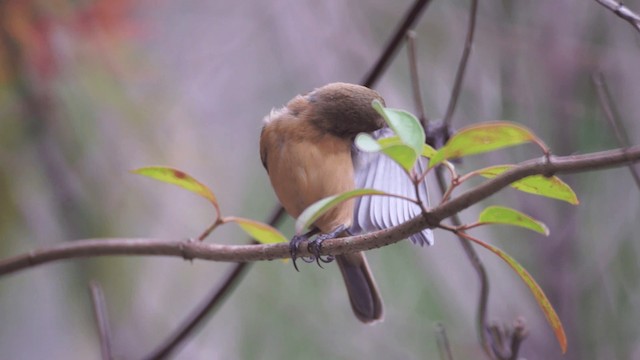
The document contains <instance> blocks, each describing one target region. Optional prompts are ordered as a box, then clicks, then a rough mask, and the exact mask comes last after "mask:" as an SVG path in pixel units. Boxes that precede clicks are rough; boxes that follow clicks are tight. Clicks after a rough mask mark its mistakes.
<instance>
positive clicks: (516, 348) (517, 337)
mask: <svg viewBox="0 0 640 360" xmlns="http://www.w3.org/2000/svg"><path fill="white" fill-rule="evenodd" d="M527 335H529V331H527V324H526V323H525V321H524V318H521V317H519V318H517V319H516V320H515V322H514V324H513V333H512V334H511V356H510V357H509V360H517V359H518V353H519V352H520V344H522V341H523V340H524V339H526V337H527Z"/></svg>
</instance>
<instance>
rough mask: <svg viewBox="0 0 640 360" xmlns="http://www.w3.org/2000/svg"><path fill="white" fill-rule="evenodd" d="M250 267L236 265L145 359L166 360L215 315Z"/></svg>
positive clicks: (248, 264) (247, 264) (240, 264)
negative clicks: (165, 359) (204, 322)
mask: <svg viewBox="0 0 640 360" xmlns="http://www.w3.org/2000/svg"><path fill="white" fill-rule="evenodd" d="M250 265H251V263H238V264H236V265H235V266H234V267H233V268H232V269H231V271H229V272H228V273H227V275H225V278H224V281H223V282H222V283H221V284H220V285H219V287H217V288H215V289H213V290H212V291H211V293H210V295H208V296H207V299H206V300H205V302H203V303H202V304H200V305H199V306H198V307H196V308H195V309H194V310H193V311H192V312H191V313H190V314H189V316H188V317H187V318H186V319H185V320H183V322H182V324H181V325H180V326H179V327H178V328H177V329H176V330H175V332H174V333H173V334H171V336H169V338H168V339H167V340H165V341H164V342H163V343H162V344H160V346H158V348H157V349H155V350H154V351H152V352H151V354H149V355H147V356H146V357H145V359H149V360H152V359H164V358H166V357H167V356H168V355H169V354H171V352H173V351H174V350H176V348H177V347H178V345H180V344H181V343H182V342H183V341H184V340H185V339H186V338H187V337H188V336H189V335H191V333H193V331H194V330H196V328H198V327H199V326H200V325H201V324H202V323H203V321H204V320H205V319H206V318H208V317H209V316H211V315H213V313H214V309H217V308H218V307H217V306H216V305H220V303H221V302H222V300H223V299H224V298H225V297H226V296H227V295H228V294H230V292H231V291H232V290H233V287H235V286H236V285H238V282H239V280H240V278H242V276H243V275H244V274H245V273H246V271H247V270H248V269H249V266H250Z"/></svg>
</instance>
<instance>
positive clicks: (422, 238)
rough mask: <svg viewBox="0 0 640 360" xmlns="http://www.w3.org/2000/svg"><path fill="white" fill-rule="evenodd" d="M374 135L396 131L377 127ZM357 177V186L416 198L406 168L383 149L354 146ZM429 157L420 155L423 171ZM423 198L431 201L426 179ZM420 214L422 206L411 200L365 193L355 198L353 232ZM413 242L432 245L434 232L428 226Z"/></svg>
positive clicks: (383, 226)
mask: <svg viewBox="0 0 640 360" xmlns="http://www.w3.org/2000/svg"><path fill="white" fill-rule="evenodd" d="M372 135H373V137H375V138H383V137H388V136H391V135H393V132H392V131H391V129H389V128H383V129H380V130H377V131H375V132H374V133H373V134H372ZM352 156H353V165H354V169H355V180H356V187H357V188H372V189H376V190H382V191H385V192H388V193H391V194H397V195H402V196H406V197H409V198H413V199H415V197H416V191H415V187H414V185H413V183H412V182H411V180H410V179H409V177H408V176H407V174H406V173H405V171H404V170H403V169H402V168H401V167H400V165H398V164H396V163H395V162H394V161H393V160H391V159H390V158H389V157H388V156H386V155H384V154H381V153H367V152H363V151H360V150H358V149H357V148H355V146H354V149H353V151H352ZM426 165H427V162H426V159H425V158H422V157H421V158H420V159H419V161H418V162H417V164H416V171H417V172H418V173H422V172H423V171H424V170H425V169H426ZM418 188H419V189H418V192H419V193H420V198H421V199H422V201H423V202H424V203H425V204H427V205H428V204H429V193H428V191H427V184H426V182H425V181H423V182H422V183H420V185H419V186H418ZM420 214H421V209H420V207H419V206H417V205H416V204H414V203H411V202H409V201H406V200H403V199H399V198H395V197H389V196H363V197H359V198H358V199H357V200H356V208H355V212H354V221H353V222H354V224H353V227H352V231H353V232H354V233H361V232H371V231H376V230H382V229H386V228H388V227H392V226H396V225H399V224H402V223H404V222H406V221H408V220H410V219H412V218H414V217H416V216H418V215H420ZM409 239H411V241H412V242H413V243H414V244H420V245H425V244H427V245H433V232H432V231H431V229H425V230H423V231H422V232H419V233H416V234H413V235H411V236H410V237H409Z"/></svg>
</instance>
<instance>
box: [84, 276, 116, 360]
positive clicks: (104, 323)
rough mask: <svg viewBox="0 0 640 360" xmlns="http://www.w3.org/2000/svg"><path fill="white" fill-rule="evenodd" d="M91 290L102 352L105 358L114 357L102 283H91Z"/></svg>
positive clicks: (105, 359)
mask: <svg viewBox="0 0 640 360" xmlns="http://www.w3.org/2000/svg"><path fill="white" fill-rule="evenodd" d="M89 292H90V293H91V300H92V304H93V315H94V317H95V319H96V325H97V327H98V334H99V335H100V350H101V351H100V352H101V354H102V359H103V360H110V359H113V354H112V353H111V328H110V327H109V317H108V316H107V307H106V305H105V301H104V294H103V293H102V288H101V287H100V284H98V283H97V282H95V281H92V282H91V283H89Z"/></svg>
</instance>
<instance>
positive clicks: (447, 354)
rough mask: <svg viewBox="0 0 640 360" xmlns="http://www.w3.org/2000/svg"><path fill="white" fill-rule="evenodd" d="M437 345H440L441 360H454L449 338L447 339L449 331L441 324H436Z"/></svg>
mask: <svg viewBox="0 0 640 360" xmlns="http://www.w3.org/2000/svg"><path fill="white" fill-rule="evenodd" d="M436 343H437V344H438V352H439V353H440V360H453V354H452V353H451V346H450V345H449V338H448V337H447V330H446V329H445V328H444V325H442V324H441V323H437V324H436Z"/></svg>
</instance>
